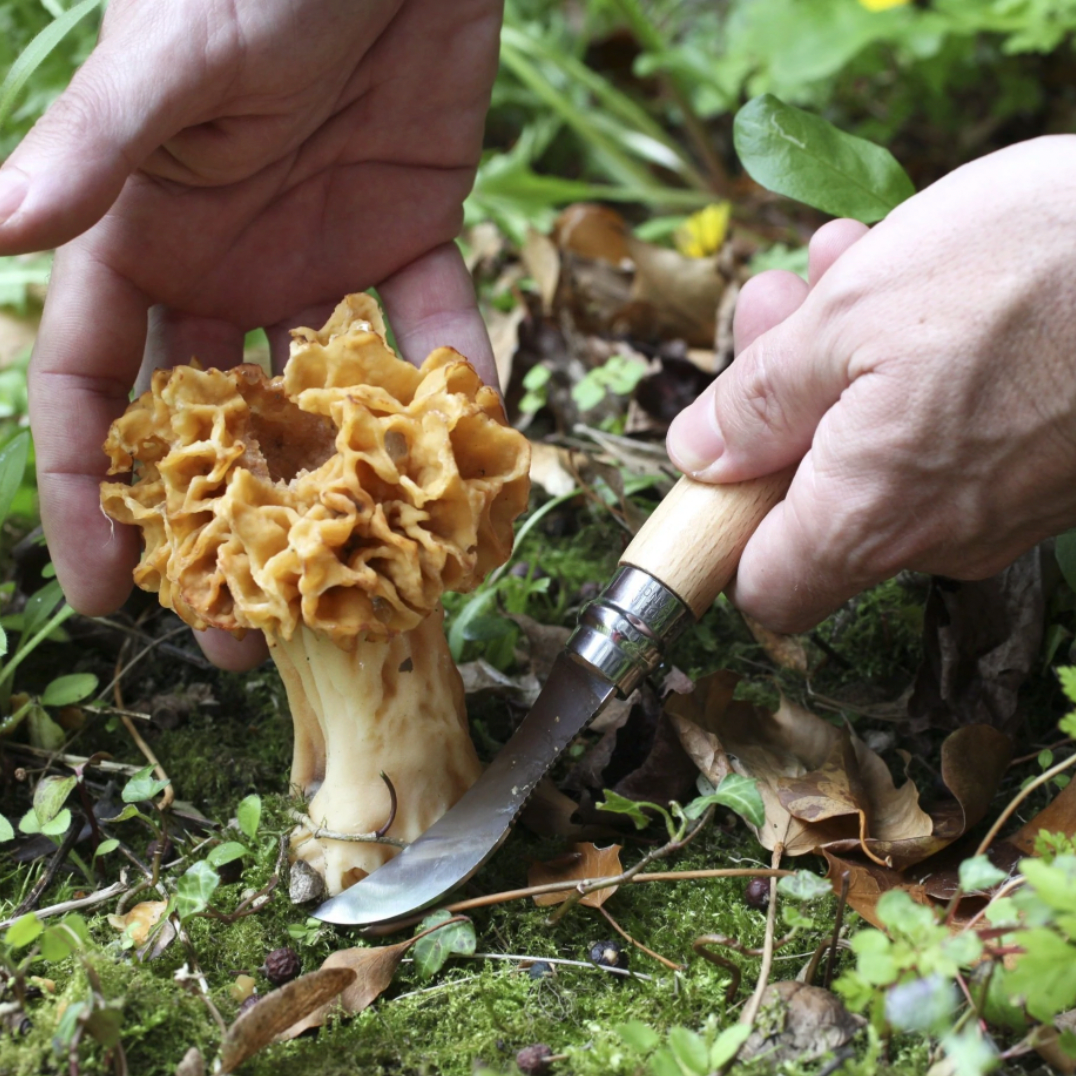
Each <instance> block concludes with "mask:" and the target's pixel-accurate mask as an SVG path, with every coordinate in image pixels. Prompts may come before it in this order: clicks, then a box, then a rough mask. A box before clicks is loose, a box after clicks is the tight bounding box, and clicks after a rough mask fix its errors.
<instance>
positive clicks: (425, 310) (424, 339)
mask: <svg viewBox="0 0 1076 1076" xmlns="http://www.w3.org/2000/svg"><path fill="white" fill-rule="evenodd" d="M378 292H379V293H380V295H381V298H382V300H383V302H384V304H385V313H386V314H387V315H388V318H389V321H390V322H391V323H392V329H393V332H395V334H396V340H397V342H398V343H399V345H400V351H401V353H402V354H403V357H404V358H405V359H407V360H408V361H409V362H413V363H415V365H416V366H417V365H418V364H420V363H421V362H422V361H423V360H424V359H425V358H426V356H427V355H428V354H429V353H430V352H431V351H433V350H434V349H435V348H438V347H454V348H455V349H456V350H457V351H458V352H459V353H460V354H461V355H463V356H465V357H466V358H467V359H469V360H470V362H471V365H472V366H474V368H475V369H476V370H477V371H478V376H479V377H481V378H482V380H483V381H484V382H485V383H486V384H487V385H492V386H493V387H494V388H499V387H500V386H499V383H498V378H497V366H496V364H495V363H494V361H493V347H492V345H491V344H490V342H489V333H488V332H487V331H486V326H485V323H484V322H483V321H482V315H481V314H480V313H479V312H478V301H477V299H476V298H475V293H474V282H473V281H472V280H471V274H470V273H469V272H468V270H467V266H466V265H465V264H464V261H463V255H462V254H461V253H460V251H459V247H457V246H456V244H455V243H445V244H444V245H443V246H440V247H437V248H436V249H435V250H431V251H430V252H429V253H428V254H424V255H423V256H422V257H421V258H419V259H418V260H417V261H413V262H412V263H411V264H410V265H408V266H406V267H405V268H404V269H401V270H400V271H399V272H398V273H395V274H394V275H393V276H391V277H389V278H388V280H385V281H383V282H382V283H381V284H380V285H379V286H378Z"/></svg>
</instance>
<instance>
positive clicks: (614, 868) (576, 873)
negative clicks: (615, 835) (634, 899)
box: [527, 844, 624, 908]
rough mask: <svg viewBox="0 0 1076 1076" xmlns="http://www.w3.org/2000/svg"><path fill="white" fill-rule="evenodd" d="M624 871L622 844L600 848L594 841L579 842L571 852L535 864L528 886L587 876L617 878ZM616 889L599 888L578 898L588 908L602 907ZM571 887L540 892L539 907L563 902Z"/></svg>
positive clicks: (569, 880) (530, 873) (536, 898)
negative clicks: (563, 889)
mask: <svg viewBox="0 0 1076 1076" xmlns="http://www.w3.org/2000/svg"><path fill="white" fill-rule="evenodd" d="M623 873H624V868H623V867H622V866H621V864H620V845H619V844H611V845H609V847H608V848H598V847H597V846H596V845H593V844H576V845H573V846H572V850H571V851H570V852H566V853H565V854H564V855H562V856H557V857H556V859H550V860H547V861H546V862H545V863H535V864H533V865H532V866H531V869H530V870H529V871H527V884H528V885H552V884H554V883H562V882H583V881H586V880H587V879H588V878H615V877H616V876H617V875H619V874H623ZM616 890H617V887H616V886H615V885H614V886H609V887H608V888H607V889H596V890H594V892H593V893H588V894H587V895H586V896H585V897H582V898H581V899H580V901H579V903H580V904H582V905H584V906H585V907H587V908H600V907H601V906H602V905H603V904H604V903H605V902H606V901H607V900H608V899H609V898H610V897H611V896H612V895H613V894H614V893H615V892H616ZM571 892H572V891H571V890H565V891H564V892H561V893H538V894H536V895H535V897H534V903H535V904H537V905H538V907H540V908H548V907H550V906H551V905H553V904H563V903H564V901H566V900H567V899H568V897H569V896H570V895H571Z"/></svg>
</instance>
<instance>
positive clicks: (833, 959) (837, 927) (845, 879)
mask: <svg viewBox="0 0 1076 1076" xmlns="http://www.w3.org/2000/svg"><path fill="white" fill-rule="evenodd" d="M851 881H852V872H851V871H845V872H844V873H843V874H842V875H841V893H840V896H839V897H838V898H837V915H836V918H835V919H834V922H833V944H832V945H831V946H830V949H829V959H828V960H827V961H826V974H825V976H823V978H822V986H823V988H824V989H826V990H828V989H829V984H830V983H831V982H832V981H833V969H834V967H835V966H836V963H837V942H838V941H839V940H840V937H841V927H842V926H843V925H844V908H845V905H846V904H847V902H848V886H849V885H850V884H851Z"/></svg>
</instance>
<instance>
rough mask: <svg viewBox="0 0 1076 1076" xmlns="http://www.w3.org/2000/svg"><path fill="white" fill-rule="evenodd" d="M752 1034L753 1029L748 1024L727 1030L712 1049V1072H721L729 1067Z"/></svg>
mask: <svg viewBox="0 0 1076 1076" xmlns="http://www.w3.org/2000/svg"><path fill="white" fill-rule="evenodd" d="M750 1034H751V1028H750V1026H749V1025H747V1024H733V1025H732V1026H731V1027H727V1028H725V1030H724V1031H722V1032H721V1034H720V1035H718V1036H717V1040H716V1041H715V1042H714V1044H713V1046H711V1047H710V1069H711V1071H715V1072H716V1071H720V1070H721V1069H722V1068H723V1067H724V1066H725V1065H727V1064H728V1063H729V1062H730V1061H731V1060H732V1059H733V1058H734V1057H735V1056H736V1055H737V1054H738V1053H739V1051H740V1047H741V1046H743V1044H744V1043H745V1042H746V1041H747V1037H748V1035H750Z"/></svg>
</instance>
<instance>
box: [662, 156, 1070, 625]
mask: <svg viewBox="0 0 1076 1076" xmlns="http://www.w3.org/2000/svg"><path fill="white" fill-rule="evenodd" d="M1074 247H1076V138H1073V137H1070V136H1056V137H1051V138H1042V139H1037V140H1035V141H1032V142H1026V143H1023V144H1020V145H1017V146H1013V147H1010V148H1008V149H1005V150H1002V151H1000V152H998V153H994V154H992V155H990V156H989V157H985V158H982V159H981V160H978V161H975V162H974V163H972V164H969V165H965V166H964V167H963V168H960V169H958V170H957V171H955V172H953V173H952V174H951V175H949V176H947V177H946V178H944V179H943V180H941V181H939V182H938V183H936V184H934V185H933V186H932V187H930V188H928V189H927V190H925V191H923V192H922V193H920V194H918V195H916V196H915V197H914V198H912V199H909V200H908V201H907V202H905V203H904V204H903V205H901V206H900V207H898V208H897V209H896V210H894V211H893V212H892V213H891V214H890V215H889V217H887V218H886V220H885V221H883V222H882V223H881V224H879V225H877V226H876V227H875V228H873V229H872V230H871V231H870V232H869V233H868V232H867V230H866V229H865V228H864V227H863V226H862V225H857V224H855V222H852V221H836V222H833V223H831V224H829V225H827V226H826V227H825V228H823V229H821V230H820V232H819V233H818V234H817V235H816V237H815V239H814V241H813V242H812V245H811V272H810V278H811V279H810V286H809V287H808V285H807V284H806V283H804V282H802V281H797V279H796V278H794V277H792V275H791V274H784V273H782V274H770V273H766V274H762V275H760V276H759V277H757V278H755V279H754V280H752V281H751V282H749V284H748V285H747V286H746V287H745V288H744V291H743V294H742V296H741V299H740V306H739V309H738V310H737V312H736V325H735V333H736V340H737V348H738V350H739V355H738V357H737V359H736V361H735V362H734V363H733V364H732V365H731V366H730V367H729V369H728V370H726V371H725V372H724V373H723V374H722V375H721V376H720V377H719V378H718V379H717V381H716V382H715V384H714V386H713V387H712V388H711V389H707V391H706V392H705V393H703V395H702V396H700V397H699V399H698V400H696V401H695V403H694V404H692V405H691V406H690V407H689V408H687V409H686V410H685V411H684V412H683V413H682V414H681V415H679V416H678V417H677V419H676V421H675V422H674V423H673V425H672V427H671V429H670V432H669V451H670V454H671V455H672V457H673V459H674V461H676V462H677V464H678V466H680V467H681V468H682V469H683V470H684V471H686V472H689V473H692V474H694V475H695V476H696V477H698V478H701V479H703V480H707V481H714V482H737V481H742V480H744V479H748V478H752V477H755V476H757V475H761V474H767V473H769V472H772V471H776V470H779V469H780V468H782V467H784V466H786V465H788V464H790V463H794V462H795V461H796V460H799V459H801V457H802V461H801V463H800V466H799V469H798V470H797V472H796V476H795V478H794V480H793V482H792V486H791V488H790V489H789V492H788V495H787V497H786V499H785V500H784V501H783V502H782V503H781V504H779V505H778V506H777V507H776V508H774V509H773V511H771V512H770V514H769V515H768V516H767V517H766V519H765V520H764V521H763V523H762V525H761V526H760V527H759V528H758V530H757V531H756V533H755V534H754V535H753V537H752V538H751V540H750V541H749V542H748V544H747V547H746V549H745V550H744V554H743V558H742V560H741V561H740V567H739V571H738V574H737V578H736V581H735V585H734V594H733V597H734V600H735V601H736V603H737V605H739V606H740V608H742V609H743V610H744V611H745V612H747V613H749V614H750V615H751V616H752V617H754V618H756V619H757V620H759V621H761V622H762V623H763V624H765V625H767V626H768V627H771V628H774V629H778V630H783V631H797V630H802V629H804V628H806V627H809V626H810V625H812V624H814V623H817V622H818V621H819V620H820V619H822V617H824V616H825V615H827V614H828V613H829V612H831V611H832V610H833V609H835V608H836V607H838V606H839V605H840V604H841V603H842V602H843V601H845V600H846V599H847V598H849V597H851V596H852V595H854V594H856V593H858V592H859V591H861V590H863V589H864V588H866V587H868V586H871V585H873V584H875V583H877V582H880V581H881V580H883V579H886V578H888V577H890V576H892V575H893V574H895V573H896V572H897V571H899V570H900V569H902V568H911V569H916V570H919V571H925V572H933V573H937V574H941V575H947V576H951V577H953V578H956V579H978V578H983V577H985V576H987V575H991V574H993V573H994V572H996V571H999V570H1000V569H1001V568H1003V567H1004V566H1005V565H1007V564H1008V563H1010V562H1011V561H1012V560H1014V559H1015V558H1016V557H1017V556H1019V555H1020V553H1022V552H1023V551H1024V550H1026V549H1028V548H1030V547H1031V546H1032V545H1034V544H1035V543H1036V542H1037V541H1039V540H1041V539H1042V538H1044V537H1047V536H1048V535H1051V534H1056V533H1059V532H1060V531H1062V530H1064V529H1066V528H1067V527H1070V526H1072V525H1073V524H1074V523H1076V260H1074V259H1073V255H1072V251H1073V249H1074Z"/></svg>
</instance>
